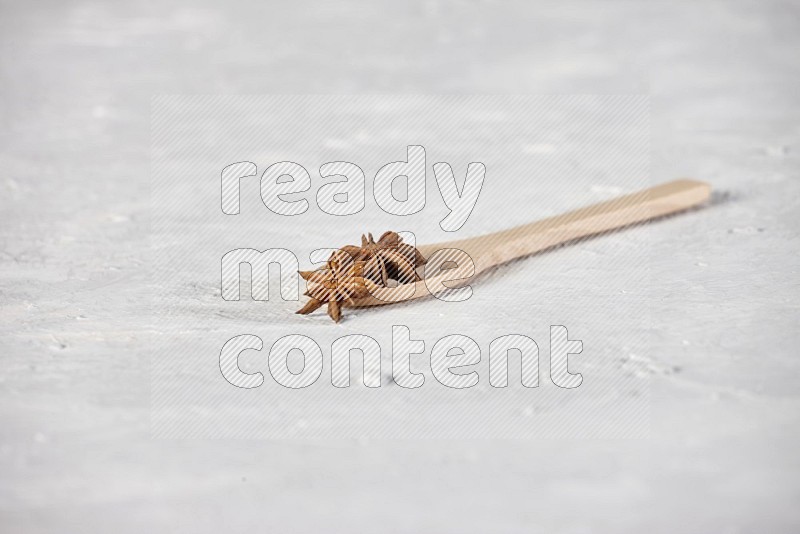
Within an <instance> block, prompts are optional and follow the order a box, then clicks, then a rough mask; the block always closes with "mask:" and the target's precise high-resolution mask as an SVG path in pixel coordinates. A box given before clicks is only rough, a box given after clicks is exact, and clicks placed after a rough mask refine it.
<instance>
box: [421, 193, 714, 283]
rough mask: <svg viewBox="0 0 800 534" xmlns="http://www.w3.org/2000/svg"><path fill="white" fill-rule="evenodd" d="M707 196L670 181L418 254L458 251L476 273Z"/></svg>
mask: <svg viewBox="0 0 800 534" xmlns="http://www.w3.org/2000/svg"><path fill="white" fill-rule="evenodd" d="M710 195H711V187H710V186H709V185H708V184H706V183H703V182H698V181H695V180H675V181H672V182H667V183H665V184H661V185H658V186H656V187H652V188H650V189H645V190H642V191H638V192H636V193H632V194H630V195H625V196H622V197H618V198H615V199H612V200H609V201H607V202H601V203H599V204H593V205H591V206H587V207H585V208H580V209H577V210H574V211H570V212H568V213H565V214H563V215H557V216H555V217H550V218H547V219H542V220H540V221H537V222H534V223H531V224H526V225H522V226H517V227H515V228H511V229H508V230H502V231H500V232H495V233H492V234H486V235H482V236H479V237H473V238H468V239H462V240H458V241H451V242H448V243H439V244H436V245H429V246H427V247H421V248H422V252H423V254H426V252H427V253H428V254H430V253H432V252H434V251H436V250H439V249H443V248H454V249H459V250H463V251H464V252H466V253H467V254H469V255H470V256H471V257H472V260H473V261H474V262H475V271H476V273H479V272H481V271H484V270H486V269H489V268H491V267H494V266H495V265H500V264H501V263H505V262H507V261H511V260H513V259H516V258H520V257H522V256H527V255H529V254H534V253H536V252H540V251H542V250H545V249H548V248H551V247H554V246H556V245H560V244H563V243H566V242H569V241H573V240H575V239H579V238H582V237H587V236H591V235H596V234H601V233H603V232H608V231H610V230H616V229H619V228H624V227H626V226H630V225H633V224H636V223H640V222H643V221H647V220H650V219H655V218H657V217H662V216H664V215H669V214H672V213H677V212H680V211H684V210H686V209H688V208H691V207H693V206H697V205H698V204H702V203H703V202H705V201H707V200H708V199H709V197H710ZM426 256H427V254H426Z"/></svg>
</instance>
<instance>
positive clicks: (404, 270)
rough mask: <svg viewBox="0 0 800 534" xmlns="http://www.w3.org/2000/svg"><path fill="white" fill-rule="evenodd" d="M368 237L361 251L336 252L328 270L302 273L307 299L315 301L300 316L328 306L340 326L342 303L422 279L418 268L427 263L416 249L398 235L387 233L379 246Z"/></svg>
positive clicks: (349, 248) (349, 247)
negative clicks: (306, 285)
mask: <svg viewBox="0 0 800 534" xmlns="http://www.w3.org/2000/svg"><path fill="white" fill-rule="evenodd" d="M368 236H369V237H367V236H364V235H362V236H361V247H357V246H355V245H347V246H344V247H342V248H341V249H339V250H336V251H334V252H333V253H332V254H331V256H330V258H328V261H327V263H326V265H325V268H323V269H319V270H316V271H301V272H300V276H302V277H303V278H304V279H305V280H307V281H308V291H307V292H306V295H307V296H309V297H311V300H310V301H309V302H308V303H306V305H305V306H303V307H302V308H301V309H300V310H298V311H297V313H300V314H304V315H305V314H309V313H311V312H313V311H314V310H316V309H318V308H320V307H321V306H322V305H323V304H324V303H327V304H328V315H330V316H331V318H332V319H333V320H334V321H336V322H338V321H339V319H340V318H341V302H343V301H350V302H352V300H353V299H354V298H362V297H365V296H367V295H368V294H369V293H370V292H371V291H372V290H373V289H377V288H380V287H388V284H389V280H396V281H397V282H399V283H401V284H402V283H409V282H414V281H416V280H419V279H420V277H419V275H418V274H417V271H416V268H417V267H419V266H421V265H424V264H425V262H426V260H425V258H424V257H423V256H422V254H420V252H419V251H418V250H417V249H416V248H414V247H413V246H411V245H409V244H407V243H403V239H402V238H401V237H400V235H398V234H397V233H396V232H386V233H384V234H383V235H382V236H381V237H380V239H378V241H377V242H376V241H375V239H374V238H373V237H372V234H368Z"/></svg>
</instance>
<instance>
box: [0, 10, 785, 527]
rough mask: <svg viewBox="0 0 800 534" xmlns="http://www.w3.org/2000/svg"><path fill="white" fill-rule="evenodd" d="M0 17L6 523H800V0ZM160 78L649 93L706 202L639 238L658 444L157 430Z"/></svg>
mask: <svg viewBox="0 0 800 534" xmlns="http://www.w3.org/2000/svg"><path fill="white" fill-rule="evenodd" d="M0 10H1V11H0V47H1V48H0V51H1V53H2V56H1V58H2V62H1V63H0V76H2V105H1V106H0V111H1V114H0V117H2V129H0V130H1V131H0V140H1V143H2V144H1V145H0V161H2V175H1V176H0V188H2V191H3V193H2V196H0V203H2V204H1V205H2V224H1V225H0V244H1V245H2V246H1V247H0V261H2V263H0V284H1V285H0V291H2V300H1V301H0V314H1V316H2V319H3V320H2V322H0V328H2V332H1V337H0V340H1V341H0V354H2V364H3V370H2V372H1V373H0V395H1V398H2V402H0V422H1V423H2V426H1V427H0V428H1V429H0V509H1V511H0V520H1V521H2V529H1V530H3V531H9V532H107V531H111V530H113V531H116V532H142V531H150V532H176V531H185V532H189V531H191V532H219V531H243V530H245V529H248V530H255V531H300V532H320V531H366V530H379V531H386V532H399V531H405V532H408V531H412V532H448V531H452V532H471V531H474V532H485V531H536V530H540V531H546V532H594V531H601V532H602V531H608V532H620V531H629V532H641V531H642V530H645V529H647V530H649V531H652V532H667V531H669V532H673V531H676V530H679V531H695V532H699V531H706V532H707V531H715V532H737V531H741V532H752V531H770V532H790V531H796V530H797V528H798V526H799V525H800V513H798V511H797V508H796V502H797V500H798V497H800V483H799V482H798V477H797V475H798V456H797V454H796V451H797V449H798V437H799V435H800V433H799V432H798V428H797V424H798V419H800V412H799V411H798V410H799V409H800V399H799V398H798V387H797V371H798V368H799V367H800V364H799V363H798V360H797V350H796V347H797V342H798V333H797V332H798V328H797V326H798V308H797V306H798V285H797V277H798V273H797V271H798V269H797V267H796V265H797V260H796V257H797V252H798V232H797V228H798V198H800V197H798V195H800V182H798V173H797V167H798V150H800V143H798V141H799V138H800V132H799V131H798V126H797V125H798V123H799V122H800V107H799V106H798V101H797V96H796V87H797V86H798V82H800V67H799V66H798V62H797V50H798V44H800V43H799V42H798V40H799V39H800V38H798V35H800V32H798V7H797V4H796V3H794V2H748V1H734V2H722V1H719V2H648V3H644V2H641V3H640V2H602V3H600V2H598V3H591V2H563V1H561V2H517V3H500V2H475V3H466V2H435V1H429V2H409V3H403V4H400V3H397V2H372V3H369V4H366V3H365V4H363V5H362V4H358V3H355V2H346V3H341V2H328V3H324V4H320V5H316V6H314V5H311V4H309V5H301V4H298V3H288V2H287V3H282V4H274V3H269V2H261V3H257V2H252V3H249V2H227V3H225V4H224V6H223V5H222V4H220V5H214V4H212V3H210V2H199V3H198V2H195V3H192V4H189V3H180V2H175V1H171V0H165V1H160V2H152V3H149V2H141V3H136V4H131V3H119V4H112V3H105V2H50V3H47V2H43V3H36V4H29V3H25V4H23V3H13V4H12V3H9V2H3V4H2V6H1V7H0ZM157 93H180V94H186V93H202V94H207V93H246V94H267V93H290V94H291V93H515V94H525V93H584V94H595V93H621V94H628V93H643V94H649V95H650V96H651V104H652V107H651V111H652V124H651V126H652V155H651V162H652V167H651V168H652V180H653V182H660V181H666V180H669V179H672V178H675V177H679V176H692V177H695V178H698V179H703V180H706V181H708V182H710V183H712V184H713V186H714V188H715V190H717V191H719V192H720V195H719V196H718V197H717V198H718V202H717V203H715V204H714V205H713V206H712V207H711V208H709V209H707V210H704V211H702V212H695V213H693V214H689V215H687V216H685V217H680V218H675V219H672V220H669V221H665V222H663V223H660V224H658V225H654V226H652V227H650V228H649V238H648V240H649V241H648V242H650V243H652V249H651V250H652V257H651V261H650V266H651V279H652V286H651V288H650V292H651V300H650V304H651V313H652V315H651V317H652V325H651V326H652V329H651V330H650V334H649V342H650V344H651V347H652V351H651V352H650V353H648V354H641V355H638V356H639V357H641V358H644V361H643V365H644V368H645V369H646V370H647V373H648V375H649V377H650V391H651V394H652V403H651V410H652V412H651V418H650V420H651V439H648V440H605V441H603V440H581V439H552V440H547V441H492V440H461V441H457V440H449V441H439V440H409V441H376V440H329V441H301V440H295V441H265V440H254V441H247V440H242V441H232V440H231V441H226V440H219V441H204V440H186V441H168V440H153V439H151V437H150V353H149V351H148V338H149V337H150V336H159V335H163V333H162V332H161V331H160V330H159V322H158V318H155V319H154V318H152V317H151V316H150V315H149V314H148V313H147V312H146V310H147V309H148V286H147V275H148V272H147V269H148V265H149V259H148V254H149V242H148V232H149V225H150V218H149V217H150V200H149V173H150V161H149V159H150V101H151V96H152V95H153V94H157ZM404 141H405V140H404ZM518 178H519V179H520V180H523V179H524V177H523V176H519V177H518ZM520 187H522V183H521V185H520ZM585 194H586V195H587V197H588V196H591V195H593V194H594V195H596V196H597V197H598V198H599V197H601V196H602V195H607V194H609V192H608V191H605V190H603V189H600V190H596V191H594V192H593V191H591V189H590V190H589V191H586V192H585ZM567 207H572V206H568V203H566V202H561V201H558V199H556V200H554V205H553V206H552V208H553V210H554V212H557V211H560V209H562V208H567ZM519 217H520V219H522V216H521V215H520V216H519ZM520 222H524V221H522V220H521V221H520ZM606 246H607V242H606V241H604V240H602V239H599V240H594V241H591V242H585V243H583V244H581V245H579V246H577V247H571V248H566V249H562V250H560V251H558V252H557V253H556V254H557V256H551V257H550V258H549V259H548V260H547V261H548V262H554V263H553V264H557V265H574V264H575V263H574V262H575V260H576V259H579V258H582V257H584V256H587V255H588V256H596V257H597V258H603V256H604V254H606V251H607V248H606ZM544 258H545V256H542V257H541V258H535V259H531V260H525V261H523V262H518V263H515V264H514V265H512V266H509V267H505V268H503V270H500V271H498V273H496V274H495V275H493V276H492V278H491V279H490V283H491V284H495V285H496V286H495V287H498V288H502V289H503V290H504V291H508V292H511V291H512V290H515V289H516V288H517V287H518V286H519V285H520V284H521V283H522V282H524V281H528V280H530V282H531V284H533V283H534V281H535V276H534V274H535V272H536V271H535V270H536V268H537V265H539V264H538V263H537V262H540V261H543V260H544ZM553 258H557V259H553ZM618 276H619V273H615V274H614V277H615V278H616V277H618ZM532 278H533V279H532ZM506 284H508V285H506ZM530 288H531V291H532V292H533V291H534V288H535V286H534V285H531V286H530ZM620 289H624V287H623V288H620ZM427 305H428V304H426V303H420V304H419V307H420V308H422V307H424V306H427ZM359 313H366V312H359ZM380 313H388V311H387V312H380ZM568 326H569V324H568ZM516 329H517V328H514V330H516ZM608 335H609V336H618V333H615V332H613V331H612V330H609V332H608ZM533 337H534V338H536V336H533ZM610 339H612V340H614V339H619V338H618V337H611V338H610Z"/></svg>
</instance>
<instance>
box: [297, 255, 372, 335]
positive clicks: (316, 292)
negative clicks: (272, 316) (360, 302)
mask: <svg viewBox="0 0 800 534" xmlns="http://www.w3.org/2000/svg"><path fill="white" fill-rule="evenodd" d="M331 263H332V262H331V261H329V262H328V264H329V266H328V268H326V269H319V270H317V271H300V276H302V277H303V279H305V280H306V281H307V282H308V291H306V295H307V296H309V297H311V299H310V300H309V301H308V302H307V303H306V305H305V306H303V307H302V308H300V309H299V310H298V311H297V313H300V314H303V315H307V314H309V313H311V312H313V311H314V310H316V309H318V308H320V307H321V306H322V305H323V304H325V303H327V304H328V315H330V317H331V319H333V320H334V321H336V322H337V323H338V322H339V319H341V316H342V311H341V303H342V302H343V301H351V302H352V300H353V299H354V298H362V297H366V296H367V295H369V293H370V291H373V290H375V289H377V288H378V287H379V286H378V285H377V284H375V283H374V282H373V281H372V280H370V279H368V278H365V277H364V275H363V270H364V266H365V263H366V262H363V261H359V262H353V261H352V260H350V263H351V266H350V267H349V268H346V269H343V268H341V267H340V266H339V265H338V264H337V263H336V262H333V265H331Z"/></svg>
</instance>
